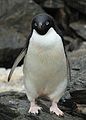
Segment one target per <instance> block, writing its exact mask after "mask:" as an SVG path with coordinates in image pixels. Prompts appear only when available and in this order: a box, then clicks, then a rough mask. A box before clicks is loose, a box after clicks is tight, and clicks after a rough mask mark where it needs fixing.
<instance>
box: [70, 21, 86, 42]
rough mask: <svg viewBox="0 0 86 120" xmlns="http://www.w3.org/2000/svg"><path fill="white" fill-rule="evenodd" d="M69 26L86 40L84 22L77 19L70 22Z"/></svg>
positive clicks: (85, 23) (85, 25)
mask: <svg viewBox="0 0 86 120" xmlns="http://www.w3.org/2000/svg"><path fill="white" fill-rule="evenodd" d="M70 28H72V30H74V31H75V32H76V34H77V35H78V36H80V37H81V38H82V39H84V40H86V22H82V21H78V22H74V23H71V24H70Z"/></svg>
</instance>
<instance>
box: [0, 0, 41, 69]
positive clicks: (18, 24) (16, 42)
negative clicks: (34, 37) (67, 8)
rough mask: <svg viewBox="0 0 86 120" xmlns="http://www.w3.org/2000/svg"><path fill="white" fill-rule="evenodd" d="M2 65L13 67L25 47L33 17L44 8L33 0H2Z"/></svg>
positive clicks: (0, 19) (0, 41) (0, 20)
mask: <svg viewBox="0 0 86 120" xmlns="http://www.w3.org/2000/svg"><path fill="white" fill-rule="evenodd" d="M0 3H1V4H0V6H1V8H0V12H1V13H2V15H1V17H0V66H1V67H3V66H4V67H7V68H8V67H12V64H13V62H14V60H15V58H16V57H17V56H18V54H19V53H20V51H21V50H22V49H23V48H24V45H25V43H26V39H27V37H28V35H29V33H30V30H31V21H32V18H33V17H34V16H35V15H36V14H39V13H42V12H43V10H42V9H41V8H40V6H38V5H37V4H36V3H35V2H33V1H32V0H21V1H18V0H12V1H10V0H4V1H0Z"/></svg>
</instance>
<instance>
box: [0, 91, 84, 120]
mask: <svg viewBox="0 0 86 120" xmlns="http://www.w3.org/2000/svg"><path fill="white" fill-rule="evenodd" d="M37 103H38V104H39V105H40V106H41V107H43V110H42V111H40V113H39V114H38V115H33V114H28V113H27V112H28V109H29V107H30V104H29V101H28V100H27V97H26V95H25V94H24V93H17V92H5V93H0V120H12V119H13V120H83V118H81V117H78V116H72V115H71V114H69V113H66V111H65V109H64V111H65V114H64V117H58V116H56V115H55V114H50V112H49V106H50V104H51V103H50V101H49V100H48V99H47V98H46V99H45V98H38V99H37ZM66 104H69V103H68V101H67V103H66Z"/></svg>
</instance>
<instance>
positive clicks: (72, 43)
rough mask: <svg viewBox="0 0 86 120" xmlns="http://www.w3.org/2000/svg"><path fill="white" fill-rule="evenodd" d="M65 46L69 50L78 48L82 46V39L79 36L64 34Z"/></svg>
mask: <svg viewBox="0 0 86 120" xmlns="http://www.w3.org/2000/svg"><path fill="white" fill-rule="evenodd" d="M64 42H65V46H66V47H65V48H66V50H67V51H73V50H77V49H78V48H79V46H80V40H79V39H78V38H75V39H74V38H72V37H69V36H64Z"/></svg>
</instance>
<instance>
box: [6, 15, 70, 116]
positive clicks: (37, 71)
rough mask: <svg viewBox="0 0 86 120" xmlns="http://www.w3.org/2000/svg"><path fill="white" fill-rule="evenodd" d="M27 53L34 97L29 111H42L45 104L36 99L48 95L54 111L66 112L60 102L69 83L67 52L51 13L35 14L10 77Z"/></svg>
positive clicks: (26, 65) (29, 94)
mask: <svg viewBox="0 0 86 120" xmlns="http://www.w3.org/2000/svg"><path fill="white" fill-rule="evenodd" d="M23 57H25V58H24V66H23V73H24V85H25V89H26V94H27V97H28V100H29V101H30V109H29V111H28V112H29V113H34V114H36V113H38V111H39V110H41V109H42V108H41V107H40V106H38V105H37V104H36V102H35V99H36V98H37V97H39V96H41V95H46V96H48V97H49V98H50V100H51V101H52V105H51V107H50V112H53V113H55V114H56V115H58V116H59V115H61V116H63V112H62V111H61V110H60V109H59V108H58V105H57V103H58V102H59V100H60V98H61V97H62V96H63V94H64V92H65V89H66V87H67V82H68V80H67V73H68V72H67V56H66V53H65V48H64V43H63V37H62V35H61V32H60V30H59V28H58V27H57V26H56V24H55V21H54V19H53V18H52V17H51V16H49V15H48V14H39V15H37V16H35V17H34V18H33V20H32V24H31V33H30V35H29V37H28V40H27V45H26V48H25V49H24V50H23V51H22V52H21V53H20V55H19V56H18V58H17V59H16V61H15V63H14V65H13V67H12V69H11V72H10V74H9V77H8V81H9V80H10V78H11V75H12V73H13V71H14V69H15V67H16V66H17V65H18V63H19V62H20V61H21V59H22V58H23Z"/></svg>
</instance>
